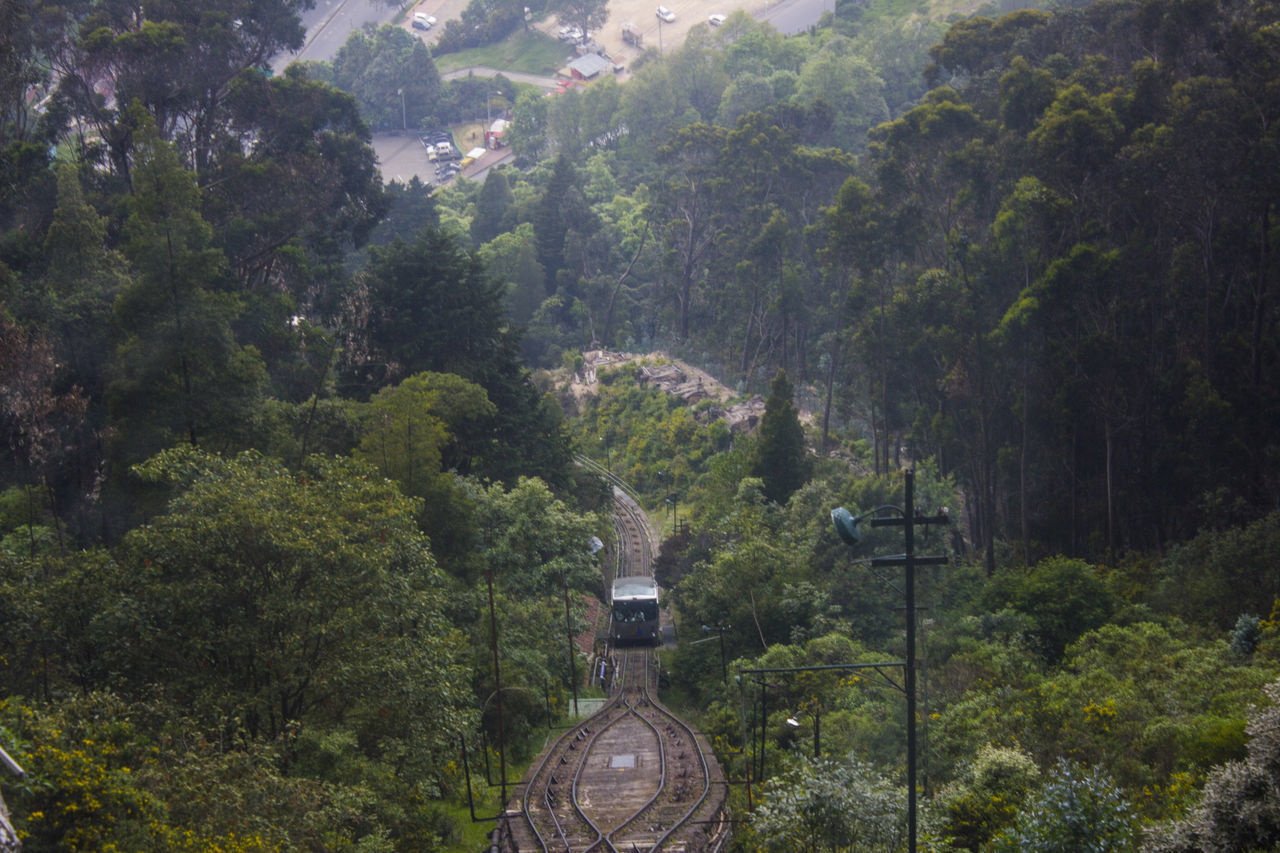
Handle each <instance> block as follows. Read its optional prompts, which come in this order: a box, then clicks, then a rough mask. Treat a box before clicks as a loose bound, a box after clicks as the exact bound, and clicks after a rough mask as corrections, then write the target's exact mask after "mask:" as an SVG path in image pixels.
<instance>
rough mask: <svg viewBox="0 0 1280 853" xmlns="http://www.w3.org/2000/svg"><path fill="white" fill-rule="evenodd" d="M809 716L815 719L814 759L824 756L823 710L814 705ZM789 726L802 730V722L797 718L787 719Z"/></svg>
mask: <svg viewBox="0 0 1280 853" xmlns="http://www.w3.org/2000/svg"><path fill="white" fill-rule="evenodd" d="M809 715H810V716H812V717H813V757H814V758H818V757H819V756H821V755H822V735H821V727H822V708H821V707H820V706H818V705H814V706H813V710H812V711H810V712H809ZM787 725H788V726H791V728H793V729H798V728H800V721H799V720H797V719H796V718H795V717H787Z"/></svg>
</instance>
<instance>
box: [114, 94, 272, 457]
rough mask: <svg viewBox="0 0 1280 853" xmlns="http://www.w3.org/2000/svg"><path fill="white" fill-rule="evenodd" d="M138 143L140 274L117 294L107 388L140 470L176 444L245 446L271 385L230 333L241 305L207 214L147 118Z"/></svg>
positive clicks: (126, 452) (129, 245)
mask: <svg viewBox="0 0 1280 853" xmlns="http://www.w3.org/2000/svg"><path fill="white" fill-rule="evenodd" d="M140 121H141V124H142V127H141V129H140V130H139V132H138V135H137V136H138V138H137V140H136V141H135V143H134V149H135V151H136V152H137V159H136V163H135V165H134V169H133V187H134V189H133V194H132V195H131V196H130V198H129V200H128V210H129V216H128V219H126V221H125V226H124V237H125V254H126V256H127V257H128V258H129V260H130V262H131V263H132V264H133V266H134V268H135V269H136V270H137V275H136V277H135V278H134V280H133V281H131V282H130V283H129V284H128V286H126V287H125V288H123V289H122V290H121V292H120V295H119V298H118V299H117V300H116V304H115V318H116V323H117V324H118V328H119V330H120V335H121V343H120V346H119V349H118V350H117V354H116V361H115V364H114V370H113V376H112V381H111V385H110V387H109V388H108V389H107V399H108V406H109V412H110V414H111V418H112V420H113V421H114V423H115V425H116V427H117V431H116V445H117V448H116V449H117V451H118V452H119V453H120V454H121V456H122V458H123V459H124V460H126V461H138V460H140V459H141V458H143V457H145V456H149V455H151V454H153V453H155V452H156V451H158V450H160V449H162V448H164V447H167V446H170V445H171V444H173V443H174V442H179V441H180V442H185V443H187V444H189V445H191V446H192V447H195V446H198V445H202V444H206V443H208V444H211V445H212V446H214V447H228V446H236V445H238V444H241V443H242V442H243V441H244V440H245V439H246V430H247V427H248V426H249V425H250V424H251V423H252V420H253V415H252V412H253V411H254V408H255V407H256V406H257V405H258V403H259V401H260V399H261V393H262V389H263V384H264V380H265V373H264V370H263V365H262V360H261V358H260V357H259V355H258V353H257V351H256V350H254V349H252V348H248V347H243V346H241V345H240V344H239V343H238V342H237V341H236V338H235V334H234V329H233V324H234V323H235V322H236V320H237V319H238V318H239V316H240V311H241V308H242V305H241V302H240V300H239V299H238V298H237V297H236V296H235V294H234V293H233V292H231V291H230V290H229V289H228V286H229V284H230V281H229V276H228V275H227V265H226V259H225V257H224V256H223V254H222V253H221V252H220V251H219V250H218V249H217V248H215V247H214V246H213V245H212V232H211V229H210V228H209V226H208V224H207V223H206V222H205V221H204V219H203V217H202V216H201V215H200V209H199V201H200V198H199V190H198V189H197V187H196V184H195V181H194V179H193V177H192V175H191V174H190V173H189V172H186V171H185V170H183V169H182V167H181V165H180V164H179V163H178V158H177V154H176V152H174V150H173V147H172V146H171V145H169V144H168V143H166V142H165V141H164V140H162V139H160V138H159V136H158V135H157V134H156V133H155V131H154V129H152V127H151V125H150V123H149V122H148V121H147V120H146V119H140Z"/></svg>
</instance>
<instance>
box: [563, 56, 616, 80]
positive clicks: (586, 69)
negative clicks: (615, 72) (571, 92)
mask: <svg viewBox="0 0 1280 853" xmlns="http://www.w3.org/2000/svg"><path fill="white" fill-rule="evenodd" d="M612 68H613V63H612V62H610V61H609V60H607V59H605V58H604V57H603V56H601V55H600V54H598V53H588V54H585V55H584V56H579V57H578V58H577V59H575V60H573V61H572V62H570V63H569V73H570V74H572V75H573V78H574V79H575V80H594V79H595V78H596V77H599V76H600V75H601V74H602V73H603V72H605V71H607V70H609V69H612Z"/></svg>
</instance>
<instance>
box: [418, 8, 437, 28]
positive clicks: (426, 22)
mask: <svg viewBox="0 0 1280 853" xmlns="http://www.w3.org/2000/svg"><path fill="white" fill-rule="evenodd" d="M435 25H436V19H435V18H433V17H432V16H431V15H427V14H425V13H423V12H415V13H414V15H413V28H414V29H415V30H429V29H431V28H432V27H434V26H435Z"/></svg>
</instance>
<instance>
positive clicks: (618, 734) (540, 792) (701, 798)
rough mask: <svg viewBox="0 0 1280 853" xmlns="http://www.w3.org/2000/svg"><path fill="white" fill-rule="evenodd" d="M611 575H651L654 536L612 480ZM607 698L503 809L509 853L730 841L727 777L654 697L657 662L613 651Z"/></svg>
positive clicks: (676, 849)
mask: <svg viewBox="0 0 1280 853" xmlns="http://www.w3.org/2000/svg"><path fill="white" fill-rule="evenodd" d="M614 527H615V532H616V533H617V547H616V554H617V557H616V560H615V562H614V565H613V571H614V575H615V577H621V576H626V575H631V574H649V573H651V572H652V561H653V552H654V547H653V533H652V529H651V528H650V526H649V523H648V518H647V517H646V516H645V514H644V511H643V510H642V509H641V508H640V506H639V504H638V503H636V501H635V500H634V499H633V498H632V497H631V496H630V495H628V494H627V492H626V490H625V486H624V485H620V484H618V483H615V488H614ZM614 654H615V659H616V664H617V669H616V676H615V678H614V682H613V687H612V692H611V694H610V696H609V698H608V701H607V702H606V703H605V704H604V706H603V707H601V709H600V710H599V711H598V712H596V713H595V714H594V715H592V716H591V717H589V718H587V719H586V720H584V721H582V722H580V723H579V724H577V725H575V726H574V727H572V728H570V729H568V730H567V731H565V732H564V733H563V734H561V735H560V737H558V738H557V739H556V740H555V741H554V742H553V743H551V744H550V745H549V746H548V747H547V749H546V750H544V752H543V753H542V755H541V756H540V757H539V759H538V760H537V761H536V762H535V763H534V765H533V766H532V767H531V768H530V770H529V773H528V774H527V775H526V776H525V779H524V780H523V782H522V783H521V784H522V789H523V790H522V792H521V793H520V795H519V796H518V797H517V798H516V800H515V801H513V803H512V804H511V805H512V806H513V807H510V808H508V810H507V811H506V813H505V814H506V820H505V821H504V823H505V827H504V829H503V831H502V832H501V833H500V835H501V844H500V846H501V848H502V849H504V850H507V851H512V853H534V851H540V853H548V852H549V851H563V853H588V851H591V853H595V851H600V853H604V851H612V853H637V851H659V850H662V851H671V853H685V851H688V853H694V851H717V850H719V849H721V848H722V847H723V846H724V844H725V842H726V841H727V840H728V822H727V819H726V816H725V813H724V801H725V787H724V776H723V773H722V772H721V770H720V768H719V765H718V764H717V763H716V761H715V758H714V757H713V756H712V755H711V750H710V748H709V747H708V745H707V744H706V741H705V740H704V739H703V738H702V736H701V735H699V734H698V733H697V732H695V731H694V730H693V729H692V728H690V727H689V726H688V725H687V724H685V723H684V721H683V720H681V719H680V718H679V717H677V716H676V715H674V714H672V713H671V712H670V711H668V710H667V709H666V708H665V707H663V705H662V703H661V702H660V701H659V700H658V698H657V667H658V659H657V656H656V654H655V653H654V650H653V649H652V648H647V647H634V648H620V649H617V650H615V653H614Z"/></svg>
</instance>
